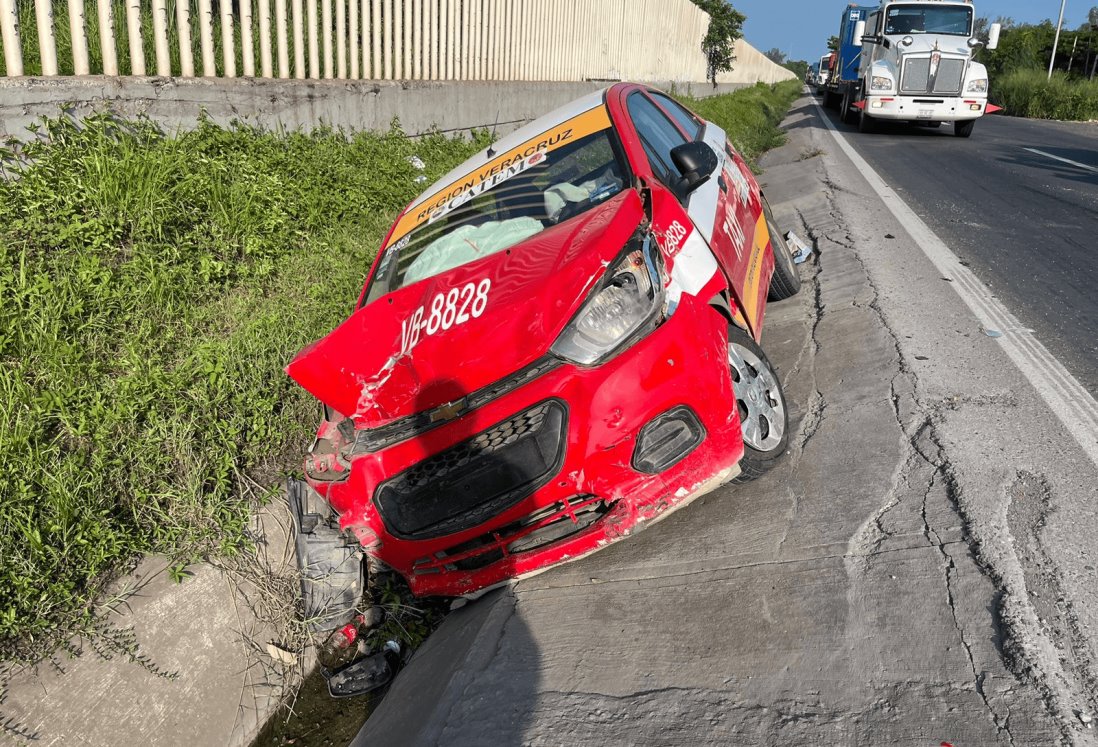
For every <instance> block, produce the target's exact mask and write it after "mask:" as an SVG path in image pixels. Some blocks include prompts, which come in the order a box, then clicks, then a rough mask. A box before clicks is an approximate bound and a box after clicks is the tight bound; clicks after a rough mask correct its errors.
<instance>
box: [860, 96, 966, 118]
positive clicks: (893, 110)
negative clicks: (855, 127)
mask: <svg viewBox="0 0 1098 747" xmlns="http://www.w3.org/2000/svg"><path fill="white" fill-rule="evenodd" d="M864 103H865V107H864V108H863V110H862V111H864V112H866V113H867V114H869V116H871V117H873V118H874V119H895V120H904V121H909V122H919V121H923V122H959V121H963V120H966V119H977V118H979V117H981V116H983V114H984V110H985V109H986V108H987V97H986V96H982V97H977V96H971V95H968V96H954V97H943V96H934V95H926V96H897V95H895V94H881V95H878V94H872V95H870V96H866V98H865V101H864Z"/></svg>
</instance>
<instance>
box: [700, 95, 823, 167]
mask: <svg viewBox="0 0 1098 747" xmlns="http://www.w3.org/2000/svg"><path fill="white" fill-rule="evenodd" d="M802 87H803V84H802V83H801V82H800V81H799V80H787V81H784V82H782V83H776V84H774V85H767V84H765V83H758V84H756V85H754V86H752V87H751V88H744V89H742V90H739V91H736V92H735V93H733V94H731V95H727V96H712V97H710V98H705V99H694V98H690V97H688V96H679V97H678V98H679V100H680V101H682V102H683V104H685V105H686V106H687V107H689V108H690V109H692V110H693V111H695V112H697V113H698V114H699V115H701V116H702V117H704V118H705V119H708V120H710V121H712V122H714V123H716V124H717V125H718V126H720V127H721V128H722V129H723V130H724V131H725V132H726V133H727V134H728V138H729V140H731V141H732V144H733V145H735V146H736V149H737V150H739V151H740V153H741V154H742V155H743V156H744V158H746V159H748V160H750V161H753V160H754V159H756V158H757V157H758V156H759V155H761V154H762V153H764V152H765V151H767V150H769V149H771V148H776V147H777V146H779V145H781V144H782V143H784V142H785V133H784V132H782V131H781V129H780V128H779V127H778V125H779V124H781V121H782V119H783V118H784V117H785V115H786V112H788V111H789V107H790V105H791V104H792V103H793V102H794V101H795V100H796V99H797V97H798V96H800V94H801V88H802Z"/></svg>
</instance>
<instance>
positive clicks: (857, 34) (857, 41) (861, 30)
mask: <svg viewBox="0 0 1098 747" xmlns="http://www.w3.org/2000/svg"><path fill="white" fill-rule="evenodd" d="M864 36H865V21H858V23H857V24H855V26H854V38H853V39H852V40H851V42H850V43H851V44H853V45H854V46H855V47H860V46H862V42H863V41H865V40H864V38H863V37H864Z"/></svg>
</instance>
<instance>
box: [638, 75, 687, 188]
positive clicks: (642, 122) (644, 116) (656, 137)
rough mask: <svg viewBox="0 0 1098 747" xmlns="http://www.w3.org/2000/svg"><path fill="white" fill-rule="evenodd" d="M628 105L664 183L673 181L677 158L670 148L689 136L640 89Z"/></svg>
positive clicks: (683, 141)
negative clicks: (680, 130) (673, 158)
mask: <svg viewBox="0 0 1098 747" xmlns="http://www.w3.org/2000/svg"><path fill="white" fill-rule="evenodd" d="M626 106H627V108H628V109H629V116H630V117H632V119H633V124H634V126H635V127H636V128H637V134H638V135H640V138H641V144H642V145H643V146H644V152H645V153H646V154H647V155H648V160H649V162H650V163H651V164H652V170H653V171H654V172H655V173H656V176H658V177H659V178H660V180H661V181H662V182H663V183H664V184H668V185H670V184H671V183H672V180H673V179H674V177H675V175H676V174H677V170H676V169H675V165H674V161H672V160H671V151H672V150H673V149H674V148H676V147H678V146H680V145H682V144H683V143H685V142H687V140H686V138H685V137H683V135H682V133H681V132H679V128H677V127H675V125H674V124H672V123H671V120H669V119H668V118H667V117H665V116H664V114H663V112H661V111H660V110H659V107H657V106H656V105H655V104H653V103H652V102H651V101H650V100H649V99H648V97H647V96H645V95H644V94H642V93H640V92H639V91H638V92H637V93H633V94H630V96H629V99H628V100H627V103H626Z"/></svg>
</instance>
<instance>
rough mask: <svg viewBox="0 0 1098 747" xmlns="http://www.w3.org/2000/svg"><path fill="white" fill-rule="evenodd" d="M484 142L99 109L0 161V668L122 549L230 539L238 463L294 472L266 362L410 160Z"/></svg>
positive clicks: (354, 285) (274, 371) (93, 589)
mask: <svg viewBox="0 0 1098 747" xmlns="http://www.w3.org/2000/svg"><path fill="white" fill-rule="evenodd" d="M484 144H485V141H484V138H483V137H481V138H479V139H478V142H473V143H470V142H468V141H466V140H462V139H450V138H446V137H444V136H441V135H437V136H431V137H427V138H424V139H421V140H418V141H411V140H409V139H407V138H405V137H404V136H403V135H402V134H401V133H399V132H398V131H393V132H390V133H388V134H358V135H355V136H353V137H352V138H351V139H349V140H348V139H347V138H345V137H344V136H343V135H341V134H340V133H335V132H330V131H320V132H316V133H314V134H312V135H305V134H290V135H277V134H273V133H269V132H263V131H259V130H255V129H247V128H238V129H233V130H226V129H222V128H219V127H217V126H215V125H213V124H210V123H208V122H206V123H203V124H201V126H200V127H199V128H198V129H197V130H195V131H193V132H188V133H185V134H182V135H180V136H178V137H166V136H165V135H163V134H162V133H161V132H160V131H158V130H157V129H156V128H155V127H154V126H153V125H152V124H150V123H149V122H133V123H119V122H116V121H114V120H112V119H110V118H108V117H106V116H102V117H97V118H94V119H90V120H88V121H86V122H84V123H81V124H80V125H77V124H76V123H73V122H70V121H67V120H53V121H49V122H46V123H44V125H43V126H42V128H41V132H40V138H39V139H38V140H35V141H32V142H31V143H30V144H28V145H26V146H25V148H24V149H23V150H21V151H20V152H18V153H14V154H13V153H12V152H11V151H9V152H8V153H7V158H6V159H5V169H6V174H7V176H9V177H15V178H8V179H6V180H0V419H2V421H3V422H4V428H3V429H2V430H0V474H3V475H4V476H5V479H4V481H3V482H2V483H0V514H2V516H3V517H4V521H3V522H0V658H13V657H22V658H26V657H28V656H33V655H34V653H35V652H41V651H42V649H41V648H40V647H39V644H40V643H41V642H42V640H43V639H45V640H46V641H52V640H55V639H56V638H57V637H58V636H59V635H63V634H64V632H65V631H66V630H71V629H73V628H74V627H75V628H79V626H80V625H82V624H85V623H87V622H88V621H89V619H90V617H89V616H90V612H91V610H92V605H93V603H94V600H95V598H96V596H97V594H98V593H99V592H100V591H101V590H102V589H103V587H104V584H105V583H106V582H108V581H109V580H110V579H111V578H112V576H113V575H114V574H116V573H117V572H118V571H119V570H120V569H122V568H123V567H124V566H125V564H126V563H127V562H128V561H129V560H130V559H131V558H133V557H135V556H136V555H137V554H139V553H146V552H159V553H165V554H168V555H170V556H172V557H176V558H184V559H187V558H192V557H198V556H202V555H205V554H208V553H232V552H234V551H235V550H236V549H237V548H238V547H240V545H241V543H242V542H243V541H244V536H243V530H244V526H245V520H246V518H247V516H248V512H249V509H250V505H249V503H248V501H246V500H245V499H244V497H243V493H242V491H241V489H240V480H241V476H242V474H243V473H246V472H250V473H252V474H253V475H256V473H259V474H258V476H259V478H260V480H261V481H268V482H270V481H273V480H264V478H263V474H264V473H265V474H266V475H267V476H268V477H272V476H273V475H275V474H276V473H277V472H278V471H279V470H280V469H285V468H290V469H293V468H296V465H297V462H298V459H297V454H298V453H299V452H300V451H301V450H302V449H303V447H304V445H305V444H306V443H307V437H308V431H309V430H310V429H311V428H312V427H313V426H314V425H315V423H314V421H315V419H316V413H315V412H314V410H315V404H314V403H312V401H311V399H310V398H309V397H308V395H306V394H305V393H304V392H302V391H301V390H300V389H299V388H297V387H295V386H293V385H292V384H291V382H290V381H289V380H288V378H287V377H286V376H285V375H284V374H283V373H282V367H283V366H284V365H285V363H286V362H287V361H289V360H290V358H291V357H292V356H293V354H294V353H295V352H296V351H297V350H298V349H299V348H301V347H302V346H304V345H305V344H306V343H308V342H309V341H311V340H313V339H316V338H318V337H320V336H322V335H323V334H324V333H325V332H326V331H327V330H329V329H330V328H331V327H333V326H334V325H335V324H337V323H338V321H339V320H340V319H341V318H342V317H343V316H344V315H345V314H346V313H347V312H348V311H349V309H350V305H351V304H352V303H353V299H354V298H355V297H356V296H357V290H358V287H359V286H360V284H361V282H362V279H363V275H364V273H365V271H366V269H367V268H368V266H369V262H370V260H371V259H372V256H373V253H374V251H375V247H376V246H377V244H378V243H379V242H380V239H381V237H382V232H383V231H384V229H385V228H386V227H387V224H388V223H389V221H390V219H391V218H392V216H393V213H394V212H395V211H396V210H398V209H399V207H401V206H402V205H403V204H405V203H407V202H408V201H409V200H410V199H412V198H413V197H414V196H415V194H416V192H417V191H418V189H419V187H418V186H417V185H416V184H415V183H414V182H413V179H414V177H415V176H416V175H417V174H418V172H416V171H414V170H413V168H412V167H411V166H410V165H409V163H408V162H407V161H406V160H405V159H406V158H407V157H409V156H411V155H413V154H415V155H418V156H419V157H420V158H422V159H423V161H425V162H426V163H427V164H428V176H429V177H437V176H441V175H442V174H443V173H445V172H446V171H447V170H449V169H450V168H452V167H453V166H454V165H456V164H457V163H458V162H460V161H461V160H463V159H464V158H466V157H468V156H469V155H471V154H472V153H473V152H474V150H475V149H476V148H477V147H483V145H484ZM286 454H293V455H294V456H293V457H292V458H290V457H284V458H282V459H279V455H286Z"/></svg>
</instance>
